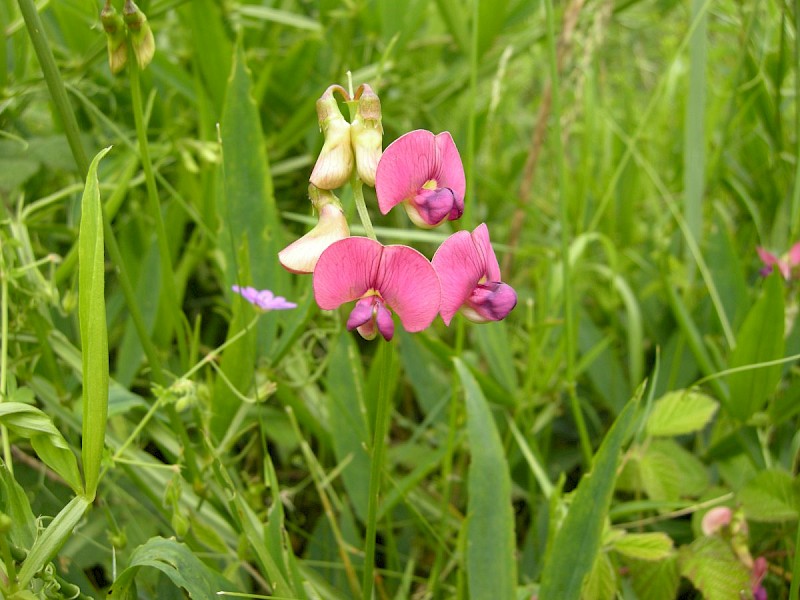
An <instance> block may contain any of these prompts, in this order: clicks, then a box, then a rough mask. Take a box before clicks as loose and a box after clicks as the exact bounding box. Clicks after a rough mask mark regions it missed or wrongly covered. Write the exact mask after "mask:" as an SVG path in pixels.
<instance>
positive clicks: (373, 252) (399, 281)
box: [314, 237, 440, 341]
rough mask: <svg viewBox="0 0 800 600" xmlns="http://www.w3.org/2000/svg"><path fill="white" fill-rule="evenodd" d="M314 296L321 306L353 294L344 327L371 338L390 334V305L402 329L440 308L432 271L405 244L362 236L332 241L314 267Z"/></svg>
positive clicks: (421, 324)
mask: <svg viewBox="0 0 800 600" xmlns="http://www.w3.org/2000/svg"><path fill="white" fill-rule="evenodd" d="M314 297H315V299H316V300H317V304H318V305H319V307H320V308H322V309H323V310H333V309H335V308H337V307H339V306H341V305H342V304H344V303H345V302H352V301H353V300H356V301H357V302H356V305H355V307H354V308H353V310H352V311H351V312H350V317H349V318H348V319H347V329H348V330H349V331H352V330H353V329H357V330H358V332H359V333H360V334H361V336H362V337H364V338H365V339H368V340H371V339H374V338H375V336H376V335H377V334H378V333H380V334H381V335H382V336H383V337H384V339H386V340H387V341H388V340H391V339H392V336H393V335H394V321H393V320H392V310H394V311H395V312H396V313H397V316H398V317H399V318H400V322H401V323H402V324H403V327H404V328H405V329H406V331H411V332H414V331H422V330H423V329H425V328H426V327H428V326H429V325H430V324H431V323H432V322H433V320H434V319H435V318H436V314H437V313H438V312H439V299H440V288H439V278H438V277H437V276H436V271H434V270H433V266H431V263H430V262H428V259H427V258H425V257H424V256H423V255H422V254H420V253H419V252H417V251H416V250H414V249H413V248H409V247H408V246H384V245H383V244H381V243H379V242H376V241H375V240H371V239H369V238H364V237H349V238H346V239H343V240H339V241H338V242H334V243H333V244H331V245H330V246H329V247H328V249H327V250H325V252H323V253H322V256H320V257H319V261H318V262H317V267H316V269H314Z"/></svg>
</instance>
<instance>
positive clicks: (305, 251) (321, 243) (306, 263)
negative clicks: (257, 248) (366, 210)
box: [278, 185, 350, 274]
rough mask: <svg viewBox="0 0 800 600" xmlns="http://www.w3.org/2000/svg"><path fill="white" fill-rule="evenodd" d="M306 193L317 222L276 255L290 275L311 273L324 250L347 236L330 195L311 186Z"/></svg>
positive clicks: (339, 210) (330, 193) (339, 208)
mask: <svg viewBox="0 0 800 600" xmlns="http://www.w3.org/2000/svg"><path fill="white" fill-rule="evenodd" d="M308 193H309V196H310V197H311V203H312V204H313V205H314V208H316V209H317V211H318V212H319V221H318V222H317V224H316V225H315V226H314V228H313V229H312V230H311V231H309V232H308V233H307V234H305V235H304V236H303V237H301V238H300V239H298V240H295V241H294V242H292V243H291V244H289V245H288V246H286V248H284V249H283V250H281V251H280V252H278V260H279V261H280V263H281V265H282V266H283V268H284V269H286V270H287V271H289V272H290V273H299V274H302V273H313V272H314V267H315V266H316V264H317V260H319V257H320V255H321V254H322V253H323V252H324V251H325V248H327V247H328V246H330V245H331V244H332V243H333V242H335V241H337V240H341V239H342V238H346V237H347V236H349V235H350V228H349V227H348V226H347V219H345V216H344V212H342V205H341V204H339V200H338V199H337V198H336V196H334V195H333V192H331V191H329V190H318V189H317V188H316V187H314V186H313V185H310V186H308Z"/></svg>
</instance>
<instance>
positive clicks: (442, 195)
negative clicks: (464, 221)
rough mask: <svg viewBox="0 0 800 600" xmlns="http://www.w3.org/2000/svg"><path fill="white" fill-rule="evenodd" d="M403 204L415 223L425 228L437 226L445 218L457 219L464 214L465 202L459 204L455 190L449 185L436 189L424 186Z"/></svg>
mask: <svg viewBox="0 0 800 600" xmlns="http://www.w3.org/2000/svg"><path fill="white" fill-rule="evenodd" d="M403 206H404V207H405V209H406V213H408V218H409V219H411V221H412V222H413V223H414V225H416V226H418V227H423V228H425V229H429V228H431V227H436V226H437V225H439V224H441V223H442V222H444V220H445V219H449V220H450V221H455V220H456V219H460V218H461V215H462V214H464V202H463V201H462V202H461V203H460V204H459V202H458V201H457V199H456V197H455V194H453V190H451V189H450V188H448V187H445V188H436V189H435V190H429V189H426V188H422V189H420V190H419V191H418V192H417V193H416V194H415V195H414V197H413V198H411V200H408V201H406V202H404V203H403Z"/></svg>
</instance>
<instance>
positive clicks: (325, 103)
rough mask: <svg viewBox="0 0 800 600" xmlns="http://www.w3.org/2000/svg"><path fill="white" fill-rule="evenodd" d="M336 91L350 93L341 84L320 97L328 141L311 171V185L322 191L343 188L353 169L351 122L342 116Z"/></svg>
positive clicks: (321, 118) (322, 125)
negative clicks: (335, 94)
mask: <svg viewBox="0 0 800 600" xmlns="http://www.w3.org/2000/svg"><path fill="white" fill-rule="evenodd" d="M334 91H340V92H341V93H342V94H343V95H345V96H347V92H345V91H344V89H343V88H342V87H341V86H338V85H332V86H330V87H329V88H328V89H327V90H325V93H324V94H322V96H321V97H320V99H319V100H317V116H318V117H319V126H320V129H322V133H323V135H324V136H325V143H324V144H323V145H322V150H321V151H320V153H319V157H318V158H317V162H316V164H315V165H314V170H313V171H312V172H311V177H310V178H309V181H311V183H312V185H314V186H315V187H317V188H319V189H321V190H333V189H336V188H338V187H342V186H343V185H344V184H345V183H347V180H348V179H350V174H351V173H352V172H353V149H352V147H351V146H350V123H348V122H347V120H346V119H345V118H344V117H343V116H342V112H341V111H340V110H339V105H338V104H337V103H336V98H334V97H333V92H334Z"/></svg>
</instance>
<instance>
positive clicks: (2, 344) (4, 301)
mask: <svg viewBox="0 0 800 600" xmlns="http://www.w3.org/2000/svg"><path fill="white" fill-rule="evenodd" d="M0 288H2V291H0V402H4V401H6V400H8V390H7V389H6V378H7V369H8V273H7V272H6V263H5V257H4V256H3V254H2V249H0ZM0 437H2V438H3V460H4V461H5V463H6V468H7V469H8V472H9V473H11V474H12V475H13V474H14V465H13V463H12V462H11V442H10V441H9V439H8V428H6V426H5V425H2V426H0ZM0 537H2V536H0Z"/></svg>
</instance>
